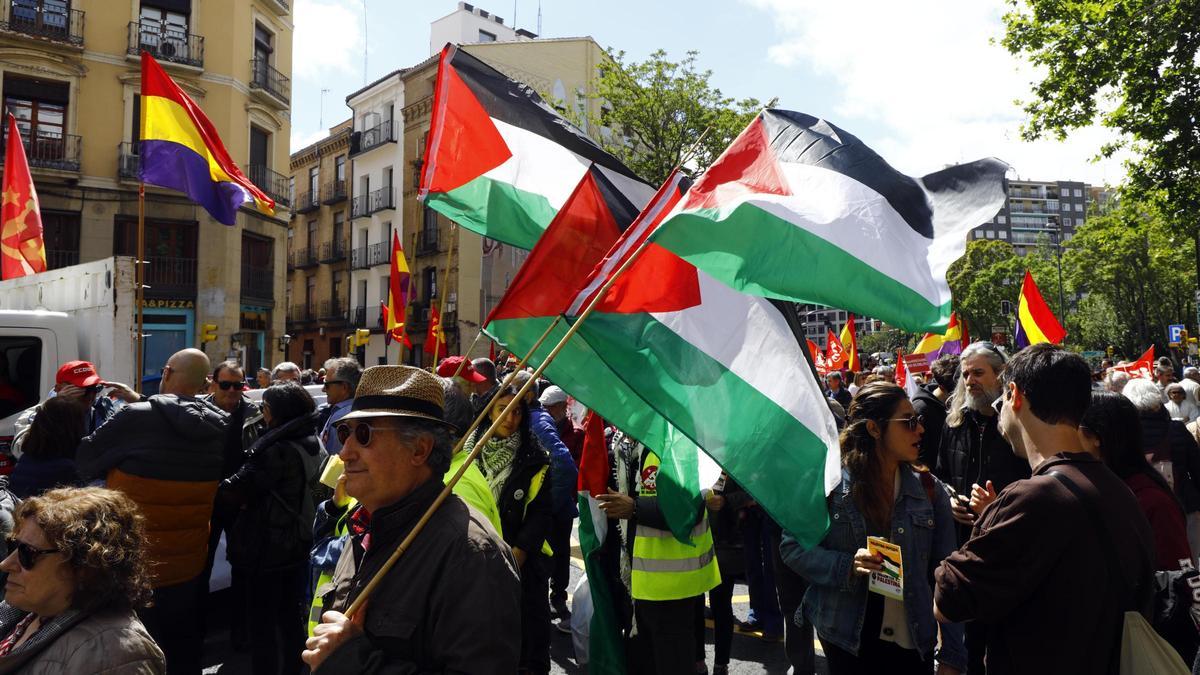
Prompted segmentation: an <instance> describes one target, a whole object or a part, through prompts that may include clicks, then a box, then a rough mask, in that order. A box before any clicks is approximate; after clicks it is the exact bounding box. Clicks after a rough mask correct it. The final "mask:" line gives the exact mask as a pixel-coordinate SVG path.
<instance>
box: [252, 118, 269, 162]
mask: <svg viewBox="0 0 1200 675" xmlns="http://www.w3.org/2000/svg"><path fill="white" fill-rule="evenodd" d="M270 143H271V134H270V133H268V132H266V131H263V130H262V129H259V128H258V127H256V126H251V127H250V166H262V167H270V166H271V164H270V163H269V162H268V161H267V158H268V157H270V153H269V152H268V149H267V148H268V146H269V145H270Z"/></svg>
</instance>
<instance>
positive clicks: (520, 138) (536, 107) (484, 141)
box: [420, 44, 654, 249]
mask: <svg viewBox="0 0 1200 675" xmlns="http://www.w3.org/2000/svg"><path fill="white" fill-rule="evenodd" d="M592 165H594V166H596V167H597V169H598V170H599V171H600V172H601V173H603V174H604V175H605V176H606V177H607V178H608V180H609V181H610V182H611V183H612V184H613V185H614V186H615V188H616V189H617V190H618V191H619V192H621V193H622V194H623V195H624V196H625V198H626V199H627V200H629V201H630V202H632V203H633V204H634V206H636V207H637V208H638V209H639V210H640V209H641V207H642V206H644V205H645V204H646V202H647V201H648V200H649V199H650V197H651V195H653V194H654V188H652V187H651V186H649V185H646V184H645V183H644V182H642V180H641V179H639V178H638V177H637V176H636V175H634V173H633V172H632V171H630V170H629V168H628V167H626V166H625V165H624V164H622V163H621V162H620V161H618V160H617V159H616V158H615V157H613V156H612V155H610V154H608V153H607V152H605V151H604V150H602V149H600V146H598V145H596V143H595V142H594V141H592V140H591V139H590V138H588V137H587V136H586V135H584V133H583V132H582V131H581V130H579V129H578V128H577V127H575V126H574V125H572V124H571V123H570V122H568V121H567V120H565V119H564V118H563V117H562V116H561V115H559V114H558V113H557V112H556V111H555V110H554V108H552V107H550V106H549V105H547V104H546V102H545V101H543V100H542V98H541V97H540V96H538V94H537V92H535V91H534V90H533V89H531V88H530V87H529V86H528V85H526V84H522V83H520V82H516V81H514V80H511V79H509V78H507V77H505V76H504V75H503V74H502V73H500V72H499V71H497V70H496V69H494V68H492V67H491V66H489V65H487V64H485V63H484V62H483V61H480V60H479V59H478V58H476V57H474V56H472V55H470V54H468V53H467V52H466V51H464V50H462V49H461V48H459V47H458V46H456V45H452V44H448V45H446V47H445V48H444V49H443V50H442V55H441V60H440V61H439V63H438V74H437V83H436V85H435V89H434V99H433V122H432V126H431V127H430V130H429V137H428V141H427V142H426V145H425V157H424V164H423V168H422V172H421V187H420V197H421V199H423V200H424V201H425V203H426V204H427V205H428V206H429V207H430V208H432V209H433V210H435V211H438V212H440V213H442V214H443V215H445V216H446V217H447V218H449V219H451V220H453V221H454V222H456V223H458V224H460V225H462V226H463V227H466V228H467V229H468V230H472V231H474V232H478V233H479V234H481V235H483V236H485V237H490V238H492V239H496V240H498V241H502V242H505V243H508V244H512V245H514V246H517V247H520V248H525V249H532V248H533V245H534V244H535V243H536V242H537V240H538V237H540V236H541V234H542V231H543V230H545V229H546V227H547V226H548V225H549V224H550V221H551V220H553V219H554V215H555V214H556V213H557V212H558V210H559V209H560V208H562V205H563V204H564V203H565V202H566V200H567V197H568V196H570V194H571V192H572V191H573V190H574V189H575V186H576V185H578V183H579V181H580V180H581V179H582V178H583V176H584V174H585V173H586V172H587V171H588V169H589V167H590V166H592Z"/></svg>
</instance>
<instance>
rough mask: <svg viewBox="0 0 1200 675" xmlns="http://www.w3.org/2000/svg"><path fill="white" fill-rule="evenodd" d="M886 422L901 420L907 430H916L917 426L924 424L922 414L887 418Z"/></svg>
mask: <svg viewBox="0 0 1200 675" xmlns="http://www.w3.org/2000/svg"><path fill="white" fill-rule="evenodd" d="M888 422H903V423H904V425H905V426H907V427H908V430H909V431H916V430H917V427H918V426H925V416H924V415H913V416H912V417H897V418H894V419H890V420H888Z"/></svg>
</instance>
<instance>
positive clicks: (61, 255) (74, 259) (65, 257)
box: [46, 248, 79, 270]
mask: <svg viewBox="0 0 1200 675" xmlns="http://www.w3.org/2000/svg"><path fill="white" fill-rule="evenodd" d="M78 264H79V250H78V249H76V250H73V251H62V250H59V249H53V248H48V249H46V269H50V270H56V269H60V268H63V267H70V266H71V265H78Z"/></svg>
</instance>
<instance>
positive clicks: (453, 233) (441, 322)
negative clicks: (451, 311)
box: [429, 223, 458, 373]
mask: <svg viewBox="0 0 1200 675" xmlns="http://www.w3.org/2000/svg"><path fill="white" fill-rule="evenodd" d="M457 235H458V228H457V227H455V226H454V223H450V247H449V248H448V249H446V274H445V275H444V277H443V279H444V280H443V282H442V289H441V293H440V295H441V296H442V297H441V299H440V300H439V301H438V328H437V333H436V334H435V335H434V336H433V337H434V339H435V340H437V344H436V345H434V346H433V363H432V364H430V366H429V372H431V373H434V372H437V362H438V354H441V353H442V343H445V344H446V353H447V354H449V353H450V341H449V340H447V339H446V297H447V296H448V295H450V267H451V265H452V264H453V263H454V242H455V240H456V238H457ZM455 323H457V319H456V320H455Z"/></svg>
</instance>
